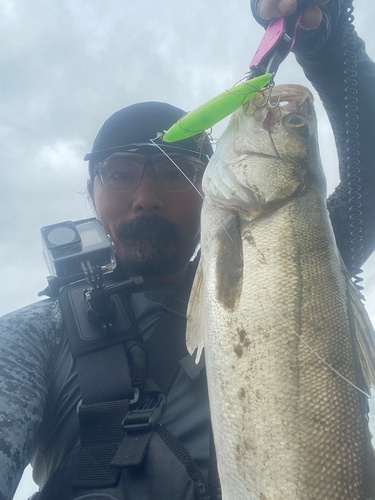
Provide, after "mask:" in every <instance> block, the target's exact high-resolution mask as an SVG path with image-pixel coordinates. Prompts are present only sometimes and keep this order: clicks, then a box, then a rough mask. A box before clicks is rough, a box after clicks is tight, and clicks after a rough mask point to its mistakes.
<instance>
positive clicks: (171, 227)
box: [115, 215, 181, 245]
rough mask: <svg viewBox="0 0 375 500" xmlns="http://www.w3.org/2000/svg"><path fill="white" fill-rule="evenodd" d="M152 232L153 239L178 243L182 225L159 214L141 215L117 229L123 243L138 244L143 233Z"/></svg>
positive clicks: (117, 235)
mask: <svg viewBox="0 0 375 500" xmlns="http://www.w3.org/2000/svg"><path fill="white" fill-rule="evenodd" d="M144 232H150V233H151V232H152V233H155V235H152V239H157V240H158V241H165V242H169V243H177V242H178V240H179V238H180V235H181V230H180V227H179V226H178V225H177V224H175V223H174V222H171V221H169V220H166V219H163V218H162V217H160V216H158V215H149V216H147V215H141V216H139V217H135V218H134V219H132V220H130V221H127V222H124V223H123V224H121V225H120V226H119V227H118V228H117V229H116V231H115V234H116V237H117V239H118V240H119V241H121V242H122V243H127V244H128V245H129V244H130V245H131V244H136V243H137V242H138V241H139V238H140V235H141V233H144Z"/></svg>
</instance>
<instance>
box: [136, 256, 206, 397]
mask: <svg viewBox="0 0 375 500" xmlns="http://www.w3.org/2000/svg"><path fill="white" fill-rule="evenodd" d="M197 265H198V259H196V260H195V261H194V262H191V263H190V265H189V268H188V271H187V275H186V279H185V282H184V284H183V285H182V286H181V287H180V288H179V289H178V291H177V292H176V294H175V295H173V296H171V297H168V298H167V300H166V301H165V302H164V304H163V309H164V311H163V314H162V316H161V317H160V319H159V321H158V322H157V324H156V326H155V328H154V331H153V332H152V335H151V336H150V337H149V338H148V339H147V340H146V341H145V342H144V344H143V347H144V349H145V351H146V353H147V354H148V359H149V367H148V373H149V376H150V378H151V379H152V380H153V381H154V382H155V383H156V384H157V386H158V387H159V388H160V390H161V392H163V394H168V393H169V391H170V389H171V387H172V385H173V382H174V381H175V379H176V377H177V375H178V372H179V371H180V368H181V365H180V360H182V359H183V358H184V357H185V356H187V355H188V351H187V348H186V338H185V334H186V309H187V305H188V300H189V295H190V290H191V286H192V283H193V280H194V275H195V271H196V268H197Z"/></svg>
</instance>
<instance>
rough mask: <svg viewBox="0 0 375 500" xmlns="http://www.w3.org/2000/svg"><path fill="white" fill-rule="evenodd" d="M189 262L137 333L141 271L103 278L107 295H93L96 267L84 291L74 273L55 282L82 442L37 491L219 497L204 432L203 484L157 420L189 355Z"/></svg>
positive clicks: (97, 285) (69, 498) (43, 498)
mask: <svg viewBox="0 0 375 500" xmlns="http://www.w3.org/2000/svg"><path fill="white" fill-rule="evenodd" d="M195 268H196V263H193V264H192V265H191V266H190V268H189V270H188V274H187V278H186V280H185V283H184V285H183V286H182V287H180V288H179V289H178V291H177V292H176V294H175V295H174V296H169V297H168V298H167V299H166V300H165V302H164V304H163V312H162V315H161V317H160V318H159V320H158V321H157V323H156V325H155V328H154V330H153V333H152V335H151V336H150V337H149V338H148V339H147V340H146V341H145V342H143V340H142V336H141V333H140V330H139V327H138V324H137V322H136V319H135V317H134V314H133V311H132V309H131V307H130V303H129V294H130V292H131V291H132V289H133V288H134V287H135V286H136V285H137V284H139V283H141V282H142V281H143V280H142V278H132V279H130V280H127V281H126V282H122V283H120V284H117V283H106V286H105V289H106V290H107V291H108V290H109V291H110V294H111V296H110V297H107V298H106V299H105V300H103V297H102V296H101V297H100V299H101V300H100V301H99V300H98V298H99V297H98V294H101V293H102V292H101V290H103V287H102V284H103V282H102V281H101V280H102V276H100V275H99V276H96V275H95V271H94V270H93V269H91V270H90V273H91V276H90V284H91V288H90V290H89V291H88V290H87V288H88V287H87V282H83V281H80V282H76V283H73V284H70V285H68V286H65V287H64V288H62V290H61V291H60V294H59V301H60V305H61V308H62V311H63V316H64V321H65V326H66V331H67V336H68V341H69V345H70V349H71V351H72V355H73V358H74V359H75V361H76V366H77V371H78V379H79V386H80V391H81V397H82V399H81V400H80V402H79V403H78V406H77V413H78V418H79V426H80V439H81V442H80V446H79V448H78V449H76V450H74V451H73V452H72V453H71V454H70V455H69V456H68V457H67V460H65V461H64V463H63V464H62V465H60V466H59V467H58V469H57V470H56V471H55V472H54V473H53V475H52V476H51V478H50V479H49V480H48V481H47V483H46V485H45V486H44V488H43V489H42V491H41V492H40V493H39V496H38V500H50V499H52V498H53V499H54V500H58V499H60V498H61V499H63V500H73V499H77V500H78V499H82V500H91V499H93V500H94V499H96V500H101V499H103V500H104V499H106V500H126V499H129V500H135V499H137V500H151V499H153V498H155V499H156V498H157V499H158V500H180V499H181V500H219V499H220V498H221V494H220V486H219V479H218V474H217V468H216V458H215V452H214V446H213V440H212V437H211V445H210V460H209V477H208V484H206V482H205V480H204V478H203V476H202V473H201V471H200V470H199V468H198V467H197V465H196V464H195V462H194V461H193V459H192V458H191V456H190V455H189V453H188V451H187V450H186V448H185V447H184V446H183V444H182V443H181V442H180V441H179V440H178V439H177V438H175V437H174V436H173V435H172V434H171V433H170V432H169V431H168V430H167V429H166V428H164V427H163V426H161V425H159V424H158V423H157V422H158V419H159V418H160V417H161V415H162V414H163V412H164V410H165V407H166V404H167V395H168V392H169V391H170V389H171V387H172V385H173V383H174V381H175V379H176V377H177V374H178V373H179V371H180V369H181V364H180V360H182V359H183V358H184V357H186V356H187V354H188V353H187V349H186V345H185V328H186V308H187V301H188V297H189V293H190V289H191V284H192V281H193V278H194V273H195ZM120 290H121V291H120ZM117 291H118V293H114V292H117ZM88 293H89V295H87V294H88ZM87 298H89V300H87ZM107 299H108V300H107ZM95 301H96V304H95ZM98 495H100V496H98ZM103 495H104V496H103Z"/></svg>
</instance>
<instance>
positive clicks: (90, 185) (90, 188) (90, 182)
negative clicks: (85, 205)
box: [87, 179, 96, 210]
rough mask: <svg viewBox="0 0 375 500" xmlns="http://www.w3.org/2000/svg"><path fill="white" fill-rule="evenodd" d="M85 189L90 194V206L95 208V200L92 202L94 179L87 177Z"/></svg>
mask: <svg viewBox="0 0 375 500" xmlns="http://www.w3.org/2000/svg"><path fill="white" fill-rule="evenodd" d="M87 191H88V193H89V195H90V198H91V203H92V206H93V207H94V209H95V202H94V181H93V180H92V179H87ZM95 210H96V209H95Z"/></svg>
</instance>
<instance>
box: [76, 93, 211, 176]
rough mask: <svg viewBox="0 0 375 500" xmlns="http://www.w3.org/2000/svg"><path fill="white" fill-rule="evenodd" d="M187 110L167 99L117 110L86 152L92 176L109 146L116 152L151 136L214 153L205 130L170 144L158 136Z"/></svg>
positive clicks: (161, 143) (158, 141)
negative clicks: (170, 102) (166, 101)
mask: <svg viewBox="0 0 375 500" xmlns="http://www.w3.org/2000/svg"><path fill="white" fill-rule="evenodd" d="M184 114H185V111H183V110H182V109H180V108H176V107H175V106H172V105H171V104H167V103H165V102H140V103H137V104H132V105H130V106H127V107H126V108H123V109H120V110H119V111H117V112H116V113H114V114H113V115H112V116H110V117H109V118H108V120H106V121H105V122H104V124H103V125H102V127H101V129H100V130H99V132H98V135H97V136H96V137H95V140H94V143H93V146H92V150H91V153H89V154H87V155H86V156H85V160H89V171H90V176H91V178H93V165H94V163H96V162H97V161H100V160H101V159H102V158H103V157H106V156H108V155H109V154H110V151H107V150H111V149H112V150H113V152H115V151H116V150H117V151H118V150H119V149H120V148H121V146H126V145H131V144H151V143H150V139H153V140H154V142H156V143H157V144H159V145H162V146H163V147H165V148H168V147H177V148H183V149H186V150H189V151H191V152H195V153H198V154H202V153H203V154H206V155H207V156H211V155H212V153H213V150H212V146H211V144H210V142H209V140H208V138H207V136H206V135H205V134H204V132H203V133H201V134H198V135H195V136H194V137H189V138H188V139H184V140H182V141H178V142H173V143H168V144H167V143H163V141H162V139H161V138H158V139H156V137H157V135H158V133H160V132H163V131H164V130H168V129H169V128H170V127H171V126H172V125H173V124H174V123H176V122H177V121H178V120H179V119H180V118H181V116H183V115H184ZM202 139H203V140H202Z"/></svg>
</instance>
